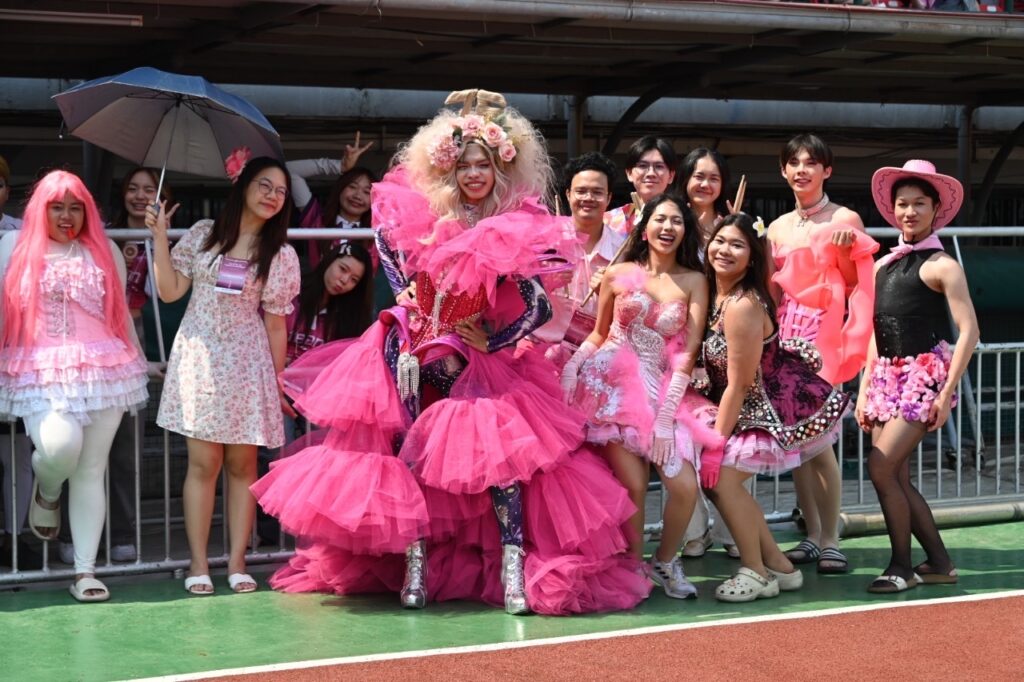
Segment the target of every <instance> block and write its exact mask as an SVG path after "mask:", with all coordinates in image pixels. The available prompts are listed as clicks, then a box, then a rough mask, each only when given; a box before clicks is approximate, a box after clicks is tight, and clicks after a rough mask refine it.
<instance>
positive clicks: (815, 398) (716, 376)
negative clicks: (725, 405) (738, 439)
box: [703, 326, 849, 450]
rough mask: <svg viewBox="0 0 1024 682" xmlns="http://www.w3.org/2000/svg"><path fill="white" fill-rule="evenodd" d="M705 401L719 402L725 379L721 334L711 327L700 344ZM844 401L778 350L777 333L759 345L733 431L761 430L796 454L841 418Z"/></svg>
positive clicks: (810, 371) (800, 363) (725, 358)
mask: <svg viewBox="0 0 1024 682" xmlns="http://www.w3.org/2000/svg"><path fill="white" fill-rule="evenodd" d="M703 356H704V367H705V368H706V369H707V373H708V380H709V383H710V391H709V395H708V397H709V398H711V400H712V401H714V402H716V403H717V402H719V401H721V398H722V393H723V392H724V391H725V387H726V385H728V383H729V379H728V348H727V347H726V342H725V334H724V333H723V332H722V330H721V328H720V327H719V326H712V327H711V329H709V331H708V334H707V336H706V337H705V339H704V347H703ZM848 402H849V396H847V395H846V394H845V393H842V392H841V391H838V390H836V389H834V388H833V387H832V386H831V385H830V384H829V383H828V382H827V381H825V380H824V379H822V378H821V377H819V376H818V375H817V374H815V373H814V370H813V369H812V368H811V367H810V366H808V365H807V364H806V363H805V362H803V361H802V360H801V359H800V358H799V357H798V356H797V355H794V354H793V353H790V352H788V351H786V350H785V349H783V348H781V347H780V346H779V338H778V333H773V334H772V335H771V336H770V337H768V338H767V339H765V340H764V347H763V349H762V351H761V364H760V365H759V366H758V368H757V373H756V374H755V376H754V383H753V385H751V386H750V388H749V389H747V395H746V396H745V397H744V399H743V405H742V406H741V407H740V414H739V418H738V419H737V420H736V428H735V432H737V433H739V432H742V431H747V430H749V429H763V430H765V431H767V432H768V433H770V434H771V435H772V436H773V437H774V438H775V439H776V440H777V441H778V442H779V444H780V445H782V447H783V448H785V449H787V450H798V449H800V448H801V447H803V446H805V445H807V444H810V443H812V442H814V441H816V440H817V439H819V438H821V437H822V436H824V435H825V434H827V433H828V432H830V431H831V430H832V429H833V428H835V426H836V424H837V423H838V422H839V420H840V419H841V418H842V416H843V412H844V411H845V409H846V407H847V404H848Z"/></svg>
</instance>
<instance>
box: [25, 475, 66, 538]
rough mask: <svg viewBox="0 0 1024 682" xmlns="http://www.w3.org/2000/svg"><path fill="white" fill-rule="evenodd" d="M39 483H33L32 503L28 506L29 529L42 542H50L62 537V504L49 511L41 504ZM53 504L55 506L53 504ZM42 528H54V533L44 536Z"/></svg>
mask: <svg viewBox="0 0 1024 682" xmlns="http://www.w3.org/2000/svg"><path fill="white" fill-rule="evenodd" d="M39 499H40V497H39V481H32V501H31V503H30V504H29V506H28V527H29V530H31V531H32V534H33V535H35V536H36V537H37V538H39V539H40V540H43V541H45V542H50V541H52V540H56V539H57V536H58V535H60V504H59V503H57V508H56V509H47V508H46V507H44V506H43V505H41V504H39ZM51 504H54V503H52V502H51ZM40 528H52V529H53V531H52V532H51V533H49V534H46V535H44V534H43V533H41V532H40V531H39V529H40Z"/></svg>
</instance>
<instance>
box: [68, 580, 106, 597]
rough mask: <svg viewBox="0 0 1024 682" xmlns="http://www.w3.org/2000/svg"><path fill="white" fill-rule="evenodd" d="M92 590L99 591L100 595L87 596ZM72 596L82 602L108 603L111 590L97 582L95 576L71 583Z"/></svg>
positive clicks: (69, 589)
mask: <svg viewBox="0 0 1024 682" xmlns="http://www.w3.org/2000/svg"><path fill="white" fill-rule="evenodd" d="M90 590H95V591H98V592H99V593H100V594H86V593H87V592H89V591H90ZM68 592H70V593H71V596H72V597H74V598H75V599H77V600H78V601H80V602H97V601H107V600H108V599H110V590H108V589H107V586H106V585H104V584H103V583H101V582H100V581H99V580H97V579H96V578H95V577H94V576H85V577H84V578H79V579H78V580H76V581H75V582H73V583H71V587H69V588H68Z"/></svg>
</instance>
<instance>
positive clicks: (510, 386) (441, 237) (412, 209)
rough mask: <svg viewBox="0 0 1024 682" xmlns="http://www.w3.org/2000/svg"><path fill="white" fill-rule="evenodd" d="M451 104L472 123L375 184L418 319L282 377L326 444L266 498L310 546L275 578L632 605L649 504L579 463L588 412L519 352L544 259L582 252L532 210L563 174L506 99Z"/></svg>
mask: <svg viewBox="0 0 1024 682" xmlns="http://www.w3.org/2000/svg"><path fill="white" fill-rule="evenodd" d="M449 100H450V101H453V102H462V103H464V105H465V106H464V109H463V112H462V115H458V114H456V113H455V112H453V111H450V110H442V111H441V112H440V113H439V114H438V115H437V116H436V117H435V118H434V119H432V120H431V121H430V122H428V123H427V124H426V125H425V126H424V127H422V128H421V129H420V130H419V132H417V134H416V135H415V136H414V137H413V139H412V140H411V141H410V142H409V144H408V145H407V146H406V147H405V148H404V150H403V152H401V153H400V154H399V157H398V158H397V161H398V165H397V166H396V167H395V168H394V169H392V171H391V172H389V173H388V174H387V175H386V176H385V177H384V179H383V180H382V181H381V182H379V183H377V184H375V185H374V187H373V216H374V222H375V227H376V229H377V244H378V248H379V252H380V255H381V263H382V265H383V266H384V268H385V271H386V273H387V275H388V278H389V280H390V281H391V283H392V287H393V289H394V290H395V292H396V294H398V298H399V300H400V301H403V303H404V305H400V306H397V307H395V308H392V309H390V310H387V311H385V312H384V313H382V315H381V318H380V321H379V322H377V323H376V324H374V325H373V326H372V327H370V329H369V330H368V331H367V332H366V333H365V334H364V335H363V336H362V337H360V338H359V339H356V340H350V341H339V342H336V343H333V344H327V345H325V346H322V347H320V348H318V349H315V350H312V351H310V352H308V353H306V354H305V355H303V356H302V357H301V358H300V359H299V360H298V361H296V363H295V364H294V365H292V367H291V368H289V370H287V371H286V372H285V373H284V375H283V379H284V382H285V386H286V390H287V391H288V392H289V393H290V394H291V395H292V396H294V397H296V403H295V406H296V409H298V410H299V411H300V412H302V413H303V414H304V415H305V416H306V417H308V418H309V420H310V421H311V422H313V423H316V424H318V425H320V426H322V427H325V429H324V430H323V431H321V432H319V433H318V434H317V438H316V439H315V442H313V443H309V444H308V447H306V448H305V449H303V450H301V451H300V452H298V453H296V454H294V455H291V456H289V457H285V458H284V459H282V460H280V461H278V462H276V463H275V464H274V465H273V466H272V468H271V471H270V473H269V474H268V475H267V476H265V477H263V478H262V479H260V480H259V481H257V483H256V484H255V485H254V486H253V488H252V489H253V492H254V493H255V495H256V496H257V498H258V499H259V502H260V504H261V505H263V507H264V508H265V509H266V510H267V512H269V513H270V514H272V515H274V516H276V517H278V518H279V519H280V521H281V525H282V527H283V528H284V529H285V530H287V531H289V532H291V533H293V534H295V535H298V536H299V544H298V546H299V549H298V552H297V553H296V556H295V558H294V559H292V561H291V562H290V563H289V565H288V566H287V567H285V568H284V569H282V570H281V571H279V572H278V573H277V574H275V576H274V578H273V579H272V581H271V583H272V585H274V587H276V588H278V589H282V590H285V591H329V592H334V593H337V594H353V593H358V592H398V593H399V594H400V599H401V603H402V605H403V606H405V607H407V608H423V607H424V606H425V605H426V603H427V601H429V600H447V599H475V600H480V601H484V602H487V603H490V604H495V605H504V607H505V609H506V611H507V612H509V613H513V614H519V613H526V612H529V611H531V610H532V611H536V612H538V613H544V614H553V615H557V614H569V613H579V612H588V611H603V610H612V609H622V608H630V607H632V606H634V605H636V604H637V603H639V601H640V600H641V599H643V598H644V597H645V596H647V594H648V592H649V591H650V584H649V582H648V581H647V580H646V578H645V577H643V576H642V575H641V574H640V572H639V571H638V569H639V563H638V562H637V561H636V560H634V559H633V558H632V557H629V556H627V555H625V554H624V550H625V548H626V546H627V542H626V537H625V534H624V532H623V531H622V528H621V527H622V524H623V523H624V522H625V520H626V519H628V518H629V516H630V515H631V514H632V513H633V512H634V508H633V505H632V503H631V502H630V500H629V498H628V496H627V494H626V491H625V490H624V489H623V488H622V486H621V485H620V484H619V483H618V482H617V481H616V480H615V477H614V476H613V475H612V473H611V471H610V470H609V469H608V468H607V465H606V464H605V463H604V462H602V461H601V459H600V458H598V457H597V456H595V455H593V454H591V453H589V452H587V451H577V450H578V448H579V445H580V443H581V441H582V436H583V422H584V419H583V415H582V414H581V413H579V412H577V411H575V410H572V409H570V408H568V407H566V406H565V405H563V404H562V402H561V400H560V399H559V391H558V385H557V383H556V378H555V377H556V376H557V373H556V371H555V370H554V367H553V366H552V365H551V364H550V363H548V362H547V361H546V360H544V359H543V357H542V356H541V354H540V353H539V352H531V351H528V352H525V353H520V354H517V353H516V352H515V344H516V343H517V342H518V341H519V340H520V339H522V338H523V337H524V336H525V335H526V334H528V333H529V332H531V331H533V330H534V329H536V328H537V327H538V326H539V325H540V324H543V323H544V322H545V321H546V320H547V319H548V318H549V317H550V306H549V304H548V300H547V296H546V294H545V293H544V289H543V287H542V286H541V285H540V283H539V277H538V275H539V274H541V273H542V272H543V262H544V259H543V258H541V256H543V255H544V254H546V253H547V252H548V251H549V250H550V249H552V248H556V250H558V249H560V248H562V249H564V248H569V247H570V246H574V244H562V240H563V237H564V235H565V231H564V230H563V229H562V225H561V223H560V221H558V220H556V219H555V218H553V217H552V216H551V215H550V214H549V213H548V211H547V210H546V209H545V208H544V207H543V206H542V205H541V204H540V203H539V202H538V201H537V199H535V198H534V197H535V196H536V195H537V194H539V193H540V192H543V191H544V190H545V189H546V187H547V185H548V181H549V180H550V177H551V170H550V167H549V166H548V163H547V156H546V154H545V152H544V148H543V144H542V141H541V138H540V137H539V135H538V134H537V132H536V131H535V129H534V128H533V126H532V125H531V124H530V123H529V121H527V120H526V119H525V118H523V117H522V116H521V115H520V114H519V113H518V112H515V111H514V110H512V109H508V108H505V102H504V98H502V97H501V96H500V95H496V94H494V93H486V92H484V91H479V92H477V91H466V92H463V93H453V95H452V97H450V98H449ZM396 454H397V455H398V456H397V457H396V456H395V455H396ZM403 559H404V561H403ZM403 569H404V570H403Z"/></svg>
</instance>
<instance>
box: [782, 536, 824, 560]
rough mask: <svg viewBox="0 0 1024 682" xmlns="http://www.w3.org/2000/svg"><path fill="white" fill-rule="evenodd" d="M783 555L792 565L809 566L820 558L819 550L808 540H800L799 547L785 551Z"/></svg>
mask: <svg viewBox="0 0 1024 682" xmlns="http://www.w3.org/2000/svg"><path fill="white" fill-rule="evenodd" d="M783 554H785V555H786V558H787V559H789V560H790V561H791V562H793V563H794V564H810V563H813V562H815V561H817V560H818V557H819V556H821V548H820V547H818V546H817V545H816V544H814V543H813V542H811V541H810V540H801V541H800V544H799V545H797V546H796V547H794V548H793V549H787V550H786V551H785V552H783Z"/></svg>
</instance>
